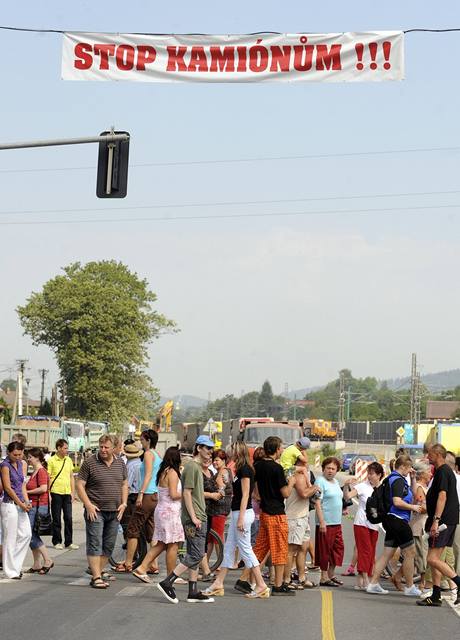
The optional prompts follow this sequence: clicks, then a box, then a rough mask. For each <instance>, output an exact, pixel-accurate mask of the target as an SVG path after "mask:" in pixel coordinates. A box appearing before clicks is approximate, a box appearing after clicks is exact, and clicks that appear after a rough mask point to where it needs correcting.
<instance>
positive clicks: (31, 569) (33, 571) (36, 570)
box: [24, 567, 41, 573]
mask: <svg viewBox="0 0 460 640" xmlns="http://www.w3.org/2000/svg"><path fill="white" fill-rule="evenodd" d="M40 571H41V567H40V569H34V568H33V567H30V569H27V571H25V572H24V573H40Z"/></svg>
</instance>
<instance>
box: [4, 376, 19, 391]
mask: <svg viewBox="0 0 460 640" xmlns="http://www.w3.org/2000/svg"><path fill="white" fill-rule="evenodd" d="M0 389H3V391H6V390H7V389H9V390H10V391H16V380H13V378H6V379H5V380H2V381H1V382H0Z"/></svg>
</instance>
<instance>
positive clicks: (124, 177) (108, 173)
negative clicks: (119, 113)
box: [96, 131, 130, 198]
mask: <svg viewBox="0 0 460 640" xmlns="http://www.w3.org/2000/svg"><path fill="white" fill-rule="evenodd" d="M113 134H116V135H119V134H124V135H126V136H127V138H125V139H122V140H111V139H110V137H109V136H110V135H113ZM129 140H130V137H129V133H128V132H127V131H103V132H102V133H101V141H100V142H99V156H98V161H97V183H96V195H97V197H98V198H125V197H126V193H127V190H128V159H129Z"/></svg>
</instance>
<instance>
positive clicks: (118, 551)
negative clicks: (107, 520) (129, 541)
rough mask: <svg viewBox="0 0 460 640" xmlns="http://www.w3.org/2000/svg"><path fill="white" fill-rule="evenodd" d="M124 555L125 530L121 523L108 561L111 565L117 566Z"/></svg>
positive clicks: (123, 558)
mask: <svg viewBox="0 0 460 640" xmlns="http://www.w3.org/2000/svg"><path fill="white" fill-rule="evenodd" d="M125 557H126V539H125V532H124V530H123V527H122V526H121V525H119V526H118V533H117V539H116V540H115V546H114V548H113V551H112V555H111V556H110V558H109V562H110V564H111V565H112V567H114V568H115V567H117V566H118V565H119V564H121V563H122V562H124V560H125Z"/></svg>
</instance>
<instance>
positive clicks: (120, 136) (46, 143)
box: [0, 133, 129, 151]
mask: <svg viewBox="0 0 460 640" xmlns="http://www.w3.org/2000/svg"><path fill="white" fill-rule="evenodd" d="M116 140H129V136H128V135H126V133H109V134H107V135H106V136H89V137H87V138H58V139H57V140H30V141H27V142H8V143H6V144H0V151H1V150H2V149H27V148H32V147H58V146H62V145H67V144H90V143H92V142H102V141H105V142H115V141H116Z"/></svg>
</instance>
